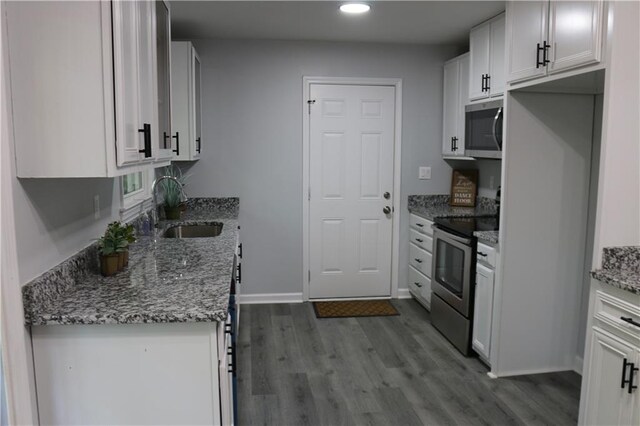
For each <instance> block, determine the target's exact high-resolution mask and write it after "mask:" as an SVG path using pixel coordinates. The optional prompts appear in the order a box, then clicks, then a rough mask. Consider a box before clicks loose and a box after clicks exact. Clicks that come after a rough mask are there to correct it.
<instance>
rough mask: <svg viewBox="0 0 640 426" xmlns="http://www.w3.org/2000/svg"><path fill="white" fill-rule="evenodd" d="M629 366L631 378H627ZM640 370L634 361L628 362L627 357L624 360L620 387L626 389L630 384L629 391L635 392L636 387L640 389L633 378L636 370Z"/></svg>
mask: <svg viewBox="0 0 640 426" xmlns="http://www.w3.org/2000/svg"><path fill="white" fill-rule="evenodd" d="M627 366H629V367H630V368H629V379H627ZM636 371H638V368H637V367H636V366H635V364H634V363H633V362H628V361H627V359H626V358H625V359H624V360H622V382H621V383H620V388H622V389H624V387H625V385H626V384H628V385H629V387H628V392H629V393H633V390H634V389H638V385H634V384H633V378H634V376H635V372H636Z"/></svg>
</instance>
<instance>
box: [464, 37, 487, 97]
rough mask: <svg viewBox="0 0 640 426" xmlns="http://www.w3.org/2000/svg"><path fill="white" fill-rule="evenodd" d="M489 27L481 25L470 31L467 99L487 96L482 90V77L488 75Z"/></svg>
mask: <svg viewBox="0 0 640 426" xmlns="http://www.w3.org/2000/svg"><path fill="white" fill-rule="evenodd" d="M490 46H491V26H490V25H489V24H486V25H481V26H479V27H476V28H474V29H472V30H471V34H470V36H469V50H471V59H470V64H469V99H471V100H472V101H473V100H476V99H482V98H486V97H488V96H489V92H487V91H485V90H483V87H484V84H483V78H482V77H483V76H484V75H488V74H489V55H490V54H491V49H490Z"/></svg>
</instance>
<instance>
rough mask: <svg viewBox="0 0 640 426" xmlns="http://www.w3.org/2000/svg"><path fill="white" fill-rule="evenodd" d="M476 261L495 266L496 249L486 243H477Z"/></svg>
mask: <svg viewBox="0 0 640 426" xmlns="http://www.w3.org/2000/svg"><path fill="white" fill-rule="evenodd" d="M478 261H480V262H483V263H486V264H487V265H489V266H491V267H492V268H495V267H496V249H495V247H491V246H488V245H486V244H482V243H478Z"/></svg>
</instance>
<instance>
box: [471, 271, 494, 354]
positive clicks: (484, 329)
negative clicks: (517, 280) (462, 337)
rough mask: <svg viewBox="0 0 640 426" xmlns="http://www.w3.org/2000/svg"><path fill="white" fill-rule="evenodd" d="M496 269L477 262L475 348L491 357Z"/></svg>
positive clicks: (474, 315)
mask: <svg viewBox="0 0 640 426" xmlns="http://www.w3.org/2000/svg"><path fill="white" fill-rule="evenodd" d="M493 282H494V271H493V270H492V269H489V268H487V267H486V266H484V265H481V264H479V263H477V264H476V295H475V305H474V308H473V340H472V346H473V349H474V350H475V351H476V352H478V354H479V355H481V356H482V357H483V358H484V359H486V360H488V359H489V353H490V348H491V318H492V316H493Z"/></svg>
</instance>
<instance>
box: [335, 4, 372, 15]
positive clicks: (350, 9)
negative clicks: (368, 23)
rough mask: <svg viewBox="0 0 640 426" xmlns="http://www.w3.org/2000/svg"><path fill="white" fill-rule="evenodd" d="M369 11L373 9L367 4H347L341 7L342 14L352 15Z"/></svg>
mask: <svg viewBox="0 0 640 426" xmlns="http://www.w3.org/2000/svg"><path fill="white" fill-rule="evenodd" d="M369 9H371V6H369V5H368V4H365V3H345V4H343V5H342V6H340V11H341V12H344V13H352V14H358V13H365V12H368V11H369Z"/></svg>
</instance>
